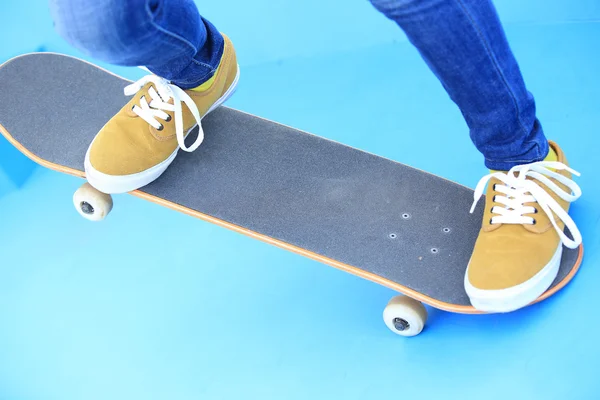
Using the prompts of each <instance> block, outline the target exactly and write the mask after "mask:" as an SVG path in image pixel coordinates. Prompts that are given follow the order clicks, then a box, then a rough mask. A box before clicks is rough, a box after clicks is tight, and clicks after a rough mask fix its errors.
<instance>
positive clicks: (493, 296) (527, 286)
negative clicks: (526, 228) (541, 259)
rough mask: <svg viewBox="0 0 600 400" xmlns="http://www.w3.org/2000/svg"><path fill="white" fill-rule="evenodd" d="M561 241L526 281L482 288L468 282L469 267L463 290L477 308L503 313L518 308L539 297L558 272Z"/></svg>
mask: <svg viewBox="0 0 600 400" xmlns="http://www.w3.org/2000/svg"><path fill="white" fill-rule="evenodd" d="M562 251H563V246H562V243H561V244H560V245H559V246H558V249H556V252H555V253H554V255H553V256H552V259H550V262H549V263H548V264H547V265H546V266H545V267H544V268H542V270H540V272H538V273H537V274H536V275H534V276H533V277H532V278H531V279H529V280H528V281H525V282H523V283H521V284H519V285H517V286H513V287H510V288H506V289H500V290H483V289H478V288H476V287H474V286H473V285H471V283H470V282H469V273H468V272H469V269H468V267H467V273H466V274H465V290H466V291H467V295H468V296H469V299H470V300H471V304H472V305H473V307H475V308H476V309H477V310H480V311H485V312H494V313H504V312H510V311H515V310H518V309H519V308H523V307H525V306H527V305H529V304H531V303H532V302H533V301H534V300H535V299H537V298H538V297H540V296H541V295H542V294H543V293H544V292H545V291H546V290H548V288H549V287H550V285H552V282H554V279H556V275H557V274H558V270H559V268H560V260H561V257H562Z"/></svg>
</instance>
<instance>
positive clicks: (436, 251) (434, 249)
mask: <svg viewBox="0 0 600 400" xmlns="http://www.w3.org/2000/svg"><path fill="white" fill-rule="evenodd" d="M438 251H439V250H438V249H436V248H435V247H434V248H433V249H431V252H432V253H433V254H437V253H438Z"/></svg>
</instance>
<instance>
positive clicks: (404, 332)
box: [383, 296, 427, 336]
mask: <svg viewBox="0 0 600 400" xmlns="http://www.w3.org/2000/svg"><path fill="white" fill-rule="evenodd" d="M383 321H384V322H385V324H386V325H387V327H388V328H390V330H391V331H392V332H394V333H395V334H397V335H401V336H416V335H418V334H419V333H421V331H422V330H423V327H424V326H425V321H427V310H426V309H425V306H423V304H421V302H420V301H417V300H415V299H413V298H411V297H408V296H396V297H394V298H392V299H391V300H390V302H389V303H388V305H387V306H386V307H385V310H383Z"/></svg>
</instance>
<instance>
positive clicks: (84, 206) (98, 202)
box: [73, 182, 113, 221]
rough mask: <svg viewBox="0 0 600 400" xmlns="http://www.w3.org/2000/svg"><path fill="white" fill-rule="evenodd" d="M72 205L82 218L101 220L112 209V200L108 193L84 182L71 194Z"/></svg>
mask: <svg viewBox="0 0 600 400" xmlns="http://www.w3.org/2000/svg"><path fill="white" fill-rule="evenodd" d="M73 205H74V206H75V209H76V210H77V212H78V213H79V214H80V215H81V216H82V217H83V218H85V219H88V220H90V221H102V220H103V219H104V218H106V216H107V215H108V214H109V213H110V211H111V210H112V207H113V201H112V197H111V196H110V194H106V193H102V192H101V191H99V190H98V189H95V188H94V187H93V186H92V185H90V184H89V183H87V182H86V183H84V184H83V185H81V187H80V188H79V189H77V191H76V192H75V194H74V195H73Z"/></svg>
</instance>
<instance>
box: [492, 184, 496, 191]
mask: <svg viewBox="0 0 600 400" xmlns="http://www.w3.org/2000/svg"><path fill="white" fill-rule="evenodd" d="M492 190H494V191H496V184H495V183H494V186H492Z"/></svg>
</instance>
